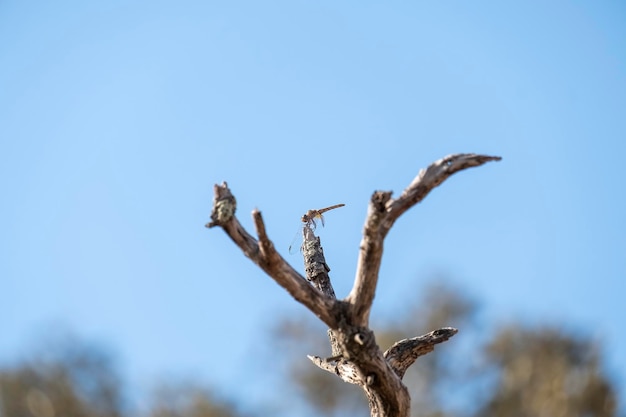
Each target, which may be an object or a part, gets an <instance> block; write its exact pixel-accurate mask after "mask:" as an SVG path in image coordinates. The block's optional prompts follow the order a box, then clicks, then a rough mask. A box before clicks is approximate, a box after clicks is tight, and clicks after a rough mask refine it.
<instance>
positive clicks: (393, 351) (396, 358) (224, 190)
mask: <svg viewBox="0 0 626 417" xmlns="http://www.w3.org/2000/svg"><path fill="white" fill-rule="evenodd" d="M499 160H500V157H497V156H485V155H476V154H456V155H450V156H446V157H445V158H443V159H441V160H439V161H436V162H435V163H433V164H432V165H430V166H429V167H428V168H426V169H425V170H421V171H420V172H419V174H418V175H417V177H415V179H414V180H413V181H412V182H411V184H410V185H409V186H408V187H407V188H406V189H405V190H404V191H403V192H402V194H401V195H400V197H398V198H397V199H393V198H391V195H392V193H391V192H390V191H377V192H375V193H374V194H373V195H372V198H371V200H370V203H369V209H368V213H367V217H366V220H365V225H364V228H363V239H362V241H361V245H360V253H359V260H358V264H357V271H356V277H355V280H354V286H353V288H352V290H351V292H350V294H349V295H348V296H347V297H346V298H345V299H344V300H337V299H336V297H335V292H334V290H333V287H332V284H331V281H330V277H329V275H328V272H330V268H329V267H328V265H327V263H326V260H325V258H324V253H323V250H322V247H321V244H320V238H319V237H316V236H315V234H314V229H313V228H312V227H311V224H314V223H311V222H310V220H311V219H310V218H309V217H310V216H309V217H307V215H305V216H303V222H305V224H304V226H303V238H304V243H303V245H302V253H303V255H304V261H305V271H306V279H305V277H303V276H302V275H300V274H299V273H298V272H296V271H295V270H294V269H293V268H292V267H291V265H289V264H288V263H287V262H286V261H285V260H284V259H283V258H282V256H280V254H278V252H276V249H275V248H274V245H273V243H272V242H271V240H270V239H269V237H268V234H267V231H266V230H265V224H264V223H263V218H262V216H261V213H260V212H259V211H258V210H256V209H255V210H253V211H252V217H253V220H254V225H255V229H256V233H257V236H258V240H257V239H255V238H254V237H253V236H252V235H250V234H249V233H248V232H246V231H245V230H244V229H243V227H242V226H241V224H240V223H239V221H238V220H237V218H236V217H235V212H236V200H235V198H234V196H233V195H232V194H231V192H230V189H229V188H228V186H227V184H226V183H223V184H222V185H216V186H215V187H214V194H215V196H214V200H213V211H212V213H211V222H209V223H208V224H207V225H206V226H207V227H214V226H220V227H221V228H222V229H223V230H224V231H225V232H226V234H227V235H228V236H229V237H230V238H231V239H232V240H233V242H235V244H236V245H237V246H239V248H241V250H242V251H243V253H244V254H245V255H246V256H247V257H248V258H250V259H251V260H252V261H253V262H254V263H256V264H257V265H258V266H259V267H261V269H263V270H264V271H265V272H266V273H267V274H268V275H269V276H271V277H272V278H273V279H274V280H275V281H276V282H277V283H278V284H279V285H280V286H282V287H283V288H284V289H285V290H286V291H287V292H288V293H289V294H291V296H292V297H294V298H295V299H296V300H297V301H299V302H300V303H302V304H304V305H305V306H306V307H307V308H308V309H309V310H311V311H312V312H313V313H314V314H315V315H316V316H318V317H319V318H320V319H321V320H322V321H323V322H324V323H326V325H328V327H329V333H328V336H329V339H330V343H331V348H332V356H331V357H330V358H327V359H323V358H320V357H318V356H309V359H311V361H312V362H313V363H314V364H315V365H317V366H319V367H320V368H321V369H324V370H326V371H328V372H331V373H333V374H336V375H337V376H339V377H340V378H341V379H342V380H344V381H346V382H349V383H351V384H358V385H360V386H361V387H362V388H363V390H364V391H365V393H366V395H367V398H368V401H369V405H370V413H371V415H372V416H378V417H391V416H394V417H408V416H409V415H410V410H409V408H410V396H409V393H408V390H407V389H406V387H405V385H404V384H403V383H402V378H403V376H404V373H405V372H406V370H407V369H408V368H409V367H410V366H411V365H412V364H413V363H414V362H415V360H416V359H417V358H418V357H419V356H421V355H424V354H426V353H428V352H430V351H432V350H433V349H434V346H435V345H436V344H438V343H441V342H444V341H446V340H448V339H449V338H450V337H452V336H453V335H454V334H456V332H457V330H456V329H454V328H451V327H445V328H442V329H439V330H435V331H433V332H430V333H428V334H425V335H423V336H419V337H414V338H411V339H405V340H401V341H399V342H397V343H395V344H394V345H393V346H392V347H391V348H390V349H389V350H387V351H386V352H385V353H384V354H383V353H382V351H381V350H380V348H379V347H378V345H377V343H376V339H375V336H374V333H373V332H372V331H371V330H370V329H369V327H368V326H369V315H370V310H371V307H372V302H373V300H374V295H375V292H376V285H377V283H378V273H379V270H380V263H381V259H382V254H383V242H384V239H385V236H386V235H387V233H388V232H389V230H390V229H391V227H392V226H393V224H394V222H395V221H396V220H397V219H398V218H399V217H400V216H401V215H402V214H403V213H404V212H406V211H407V210H408V209H409V208H411V207H412V206H414V205H415V204H417V203H419V202H420V201H422V200H423V199H424V197H426V195H428V193H429V192H430V191H432V190H433V189H434V188H435V187H437V186H438V185H439V184H441V183H442V182H443V181H445V180H446V179H447V178H448V177H450V176H451V175H452V174H454V173H456V172H458V171H461V170H463V169H466V168H471V167H476V166H480V165H482V164H484V163H486V162H489V161H499ZM307 213H316V212H315V211H309V212H307ZM318 214H319V213H318ZM307 281H308V282H307Z"/></svg>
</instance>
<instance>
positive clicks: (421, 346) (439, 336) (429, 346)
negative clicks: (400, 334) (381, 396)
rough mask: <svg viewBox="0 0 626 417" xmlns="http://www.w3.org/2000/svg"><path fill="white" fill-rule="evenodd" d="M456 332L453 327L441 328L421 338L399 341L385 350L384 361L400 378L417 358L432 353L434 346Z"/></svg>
mask: <svg viewBox="0 0 626 417" xmlns="http://www.w3.org/2000/svg"><path fill="white" fill-rule="evenodd" d="M457 332H458V330H457V329H455V328H453V327H443V328H441V329H438V330H434V331H432V332H430V333H426V334H425V335H422V336H418V337H413V338H411V339H404V340H400V341H399V342H396V343H394V344H393V346H391V347H390V348H389V349H387V351H386V352H385V354H384V356H385V359H386V360H387V363H389V366H391V368H392V369H393V371H394V372H395V373H396V375H398V376H399V377H400V378H402V377H404V373H405V372H406V370H407V369H409V366H411V365H413V362H415V360H416V359H417V358H418V357H420V356H422V355H425V354H427V353H428V352H432V351H433V350H434V349H435V345H436V344H438V343H442V342H445V341H446V340H448V339H450V338H451V337H452V336H454V335H455V334H457Z"/></svg>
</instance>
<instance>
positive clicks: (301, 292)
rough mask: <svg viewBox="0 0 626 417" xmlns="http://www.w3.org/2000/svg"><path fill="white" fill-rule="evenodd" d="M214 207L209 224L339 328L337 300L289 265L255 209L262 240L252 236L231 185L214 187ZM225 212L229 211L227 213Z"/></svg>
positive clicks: (291, 292) (255, 222) (328, 321)
mask: <svg viewBox="0 0 626 417" xmlns="http://www.w3.org/2000/svg"><path fill="white" fill-rule="evenodd" d="M214 192H215V198H214V207H213V211H212V214H211V219H212V220H213V221H212V222H211V223H209V224H207V227H214V226H221V227H222V229H223V230H224V232H226V234H227V235H228V236H229V237H230V238H231V239H232V240H233V242H235V244H237V246H239V248H241V250H242V251H243V253H244V254H245V255H246V256H247V257H248V258H250V259H251V260H252V262H254V263H255V264H257V265H258V266H259V267H260V268H261V269H263V271H265V272H266V273H267V274H268V275H269V276H270V277H272V278H273V279H274V281H276V282H277V283H278V284H279V285H280V286H281V287H283V288H284V289H286V290H287V292H289V294H291V296H292V297H293V298H295V299H296V300H297V301H299V302H300V303H302V304H304V305H305V306H306V307H307V308H308V309H309V310H311V311H312V312H313V313H314V314H315V315H316V316H318V317H319V318H320V319H321V320H322V321H323V322H324V323H326V325H328V327H330V328H336V327H337V319H336V317H337V314H336V313H335V310H336V309H337V304H338V301H337V300H335V299H333V298H331V297H328V296H326V295H324V294H322V293H321V292H320V291H318V290H317V289H315V288H313V287H312V286H311V285H309V283H307V282H306V280H305V279H304V277H303V276H302V275H300V274H299V273H298V272H297V271H296V270H295V269H293V268H292V267H291V265H289V264H288V263H287V262H286V261H285V260H284V259H283V257H282V256H280V254H279V253H278V252H276V249H275V248H274V244H273V243H272V241H271V240H270V239H269V238H268V236H267V233H266V231H265V224H264V222H263V218H262V216H261V212H259V211H258V210H256V209H255V210H253V212H252V217H253V219H254V224H255V228H256V231H257V234H258V235H259V241H258V242H257V240H256V239H255V238H254V237H253V236H251V235H250V234H249V233H248V232H247V231H246V230H245V229H244V228H243V226H241V224H240V223H239V221H238V220H237V217H235V215H234V214H235V206H234V201H235V199H234V197H233V196H232V194H231V192H230V189H228V185H227V184H226V183H223V184H222V185H221V186H218V185H216V186H215V187H214ZM224 213H226V214H224Z"/></svg>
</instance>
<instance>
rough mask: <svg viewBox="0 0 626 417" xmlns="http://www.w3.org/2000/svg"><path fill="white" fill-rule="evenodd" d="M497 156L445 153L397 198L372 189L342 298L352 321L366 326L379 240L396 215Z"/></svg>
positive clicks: (380, 248)
mask: <svg viewBox="0 0 626 417" xmlns="http://www.w3.org/2000/svg"><path fill="white" fill-rule="evenodd" d="M500 159H501V158H500V157H499V156H486V155H477V154H455V155H448V156H446V157H444V158H442V159H440V160H438V161H436V162H434V163H433V164H431V165H430V166H429V167H428V168H426V169H423V170H421V171H420V172H419V174H418V175H417V176H416V177H415V179H414V180H413V181H412V182H411V184H409V186H408V187H407V188H406V189H405V190H404V191H403V192H402V194H401V195H400V197H398V198H397V199H395V200H394V199H392V198H391V192H390V191H387V192H383V191H376V192H375V193H374V194H373V195H372V198H371V200H370V204H369V210H368V213H367V219H366V220H365V226H364V228H363V239H362V240H361V245H360V253H359V260H358V262H357V269H356V277H355V279H354V286H353V287H352V291H351V292H350V294H349V295H348V297H347V300H346V301H348V302H349V303H350V304H351V305H352V308H353V314H354V319H355V323H358V324H359V325H360V326H367V325H368V323H369V315H370V309H371V307H372V301H373V300H374V294H375V293H376V285H377V283H378V272H379V270H380V263H381V259H382V254H383V241H384V240H385V236H387V233H388V232H389V229H391V227H392V226H393V224H394V222H395V221H396V220H397V219H398V217H400V216H401V215H402V213H404V212H405V211H407V210H408V209H409V208H411V207H412V206H414V205H415V204H417V203H419V202H420V201H422V200H423V199H424V197H426V196H427V195H428V193H430V192H431V191H432V190H433V189H434V188H435V187H437V186H438V185H439V184H441V183H442V182H444V181H445V180H446V179H447V178H449V177H450V176H451V175H452V174H454V173H456V172H459V171H461V170H464V169H466V168H472V167H477V166H480V165H482V164H484V163H486V162H489V161H499V160H500Z"/></svg>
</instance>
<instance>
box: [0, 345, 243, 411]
mask: <svg viewBox="0 0 626 417" xmlns="http://www.w3.org/2000/svg"><path fill="white" fill-rule="evenodd" d="M43 346H45V348H43ZM127 395H128V393H127V392H126V391H125V387H124V384H123V382H122V380H121V378H120V376H119V374H118V372H117V369H116V368H115V365H114V360H113V358H112V356H111V355H110V354H108V353H106V352H105V351H104V350H103V349H102V348H100V347H98V346H95V345H92V344H87V343H85V342H83V341H81V340H79V339H77V338H76V337H72V336H67V335H64V336H62V337H55V338H51V339H50V340H45V341H44V343H42V348H40V350H38V351H36V352H35V354H34V355H32V358H31V359H26V360H23V361H21V362H19V363H17V364H15V365H13V366H11V367H9V368H5V369H0V417H126V416H128V417H130V416H133V417H135V416H138V413H137V412H136V411H135V410H131V409H130V407H128V406H127V404H126V401H125V397H126V396H127ZM139 415H143V416H145V417H237V416H239V415H240V414H238V413H237V412H236V408H235V407H234V406H233V405H231V404H228V403H226V402H223V401H221V400H218V399H217V398H215V396H214V395H212V393H211V392H210V390H208V389H206V388H202V387H199V386H198V385H197V384H190V383H181V384H170V385H167V386H163V385H161V386H159V387H158V389H157V390H156V391H155V394H154V398H153V399H152V400H151V401H150V404H149V405H148V407H147V410H146V411H144V412H142V413H140V414H139Z"/></svg>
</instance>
